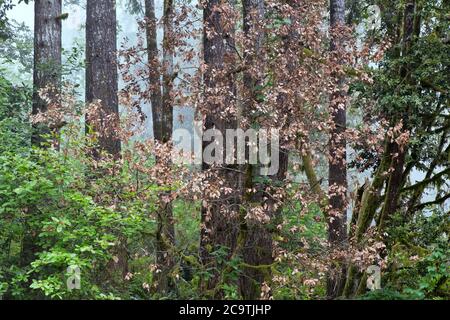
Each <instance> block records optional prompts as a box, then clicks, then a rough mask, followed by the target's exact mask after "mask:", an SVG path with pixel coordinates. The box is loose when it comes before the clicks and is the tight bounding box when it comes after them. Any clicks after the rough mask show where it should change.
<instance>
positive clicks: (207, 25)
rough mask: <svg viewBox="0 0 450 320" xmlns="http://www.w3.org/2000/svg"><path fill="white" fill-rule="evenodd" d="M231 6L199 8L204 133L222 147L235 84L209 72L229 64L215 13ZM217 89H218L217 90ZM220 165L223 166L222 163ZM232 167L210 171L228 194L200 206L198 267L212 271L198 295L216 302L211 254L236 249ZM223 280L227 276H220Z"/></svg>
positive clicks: (229, 38) (227, 39)
mask: <svg viewBox="0 0 450 320" xmlns="http://www.w3.org/2000/svg"><path fill="white" fill-rule="evenodd" d="M226 4H228V5H229V4H231V3H230V2H227V1H221V0H210V1H207V2H206V3H205V5H204V8H203V23H204V27H203V28H204V32H203V50H204V62H205V64H206V65H207V70H206V71H205V74H204V79H203V81H204V86H205V94H204V96H205V101H206V108H207V112H206V114H205V115H204V116H205V123H204V127H205V129H206V130H208V129H213V128H215V129H217V130H219V131H220V132H221V133H222V135H223V137H224V145H225V146H226V145H227V143H226V138H225V137H226V135H225V133H226V129H236V128H237V119H236V117H235V116H227V118H226V119H224V118H223V117H221V115H220V112H221V111H223V109H224V108H225V106H227V105H229V104H230V103H232V97H231V96H230V94H232V93H234V92H235V84H234V79H233V75H228V76H224V77H222V76H221V77H219V78H220V79H218V78H217V77H216V76H214V73H213V70H214V69H217V70H222V69H223V68H224V67H226V66H227V63H228V62H227V61H229V60H232V59H233V57H234V55H235V52H234V49H233V48H234V43H233V42H234V41H233V36H234V35H233V34H232V33H233V31H232V30H224V22H225V21H226V19H227V17H225V15H224V14H223V13H222V12H220V11H218V10H215V9H216V8H218V7H220V6H221V5H226ZM220 88H221V89H220ZM223 88H226V89H227V90H226V92H227V93H225V94H222V98H223V101H220V102H215V99H214V98H215V96H216V94H215V93H214V91H215V90H216V89H217V90H222V93H223V92H224V91H225V90H223ZM209 143H210V142H203V149H205V148H206V147H207V146H208V145H209ZM224 154H226V148H224ZM223 163H224V162H223ZM210 168H211V166H210V165H209V164H208V163H206V162H203V163H202V170H203V171H207V170H209V169H210ZM238 169H239V168H238V166H236V165H219V166H218V167H217V168H214V172H215V173H217V175H218V177H219V178H221V179H223V181H224V186H223V187H226V188H230V190H232V191H231V193H230V194H223V192H221V195H220V197H219V199H210V198H209V195H206V201H205V202H204V203H203V205H202V213H201V223H202V230H201V234H200V236H201V240H200V257H201V261H202V264H203V265H204V266H205V267H208V268H214V271H212V275H211V278H210V279H209V280H207V281H206V280H205V281H202V283H201V286H202V291H203V292H208V291H210V292H211V290H212V295H213V296H214V298H220V297H221V296H222V294H223V293H222V290H221V289H220V288H218V286H220V285H221V284H222V283H221V282H222V281H223V277H221V272H220V269H222V268H223V266H220V265H217V261H216V259H215V258H214V256H213V255H212V253H213V252H214V251H216V250H217V249H219V248H220V247H223V248H225V249H226V250H227V252H228V255H227V256H226V257H225V259H230V258H231V257H232V256H233V253H234V252H235V249H236V245H237V240H238V239H237V238H238V234H239V228H240V226H239V202H240V199H239V198H240V197H239V195H240V192H241V189H242V187H241V186H240V182H241V181H242V180H243V179H242V176H241V173H240V172H239V170H238ZM224 276H227V275H224Z"/></svg>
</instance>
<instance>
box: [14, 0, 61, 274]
mask: <svg viewBox="0 0 450 320" xmlns="http://www.w3.org/2000/svg"><path fill="white" fill-rule="evenodd" d="M61 10H62V9H61V0H52V1H47V0H45V1H44V0H36V1H35V3H34V69H33V106H32V114H33V115H37V114H39V113H41V112H45V111H47V104H46V102H45V101H44V100H42V99H41V98H40V96H39V93H38V91H39V90H40V89H44V88H47V87H48V88H49V87H52V89H50V88H49V92H48V94H49V98H51V99H54V98H55V97H54V96H53V95H54V94H56V93H57V92H58V91H59V87H60V82H61ZM50 133H51V129H50V128H49V127H48V126H47V125H46V124H44V123H39V124H33V130H32V136H31V142H32V144H33V145H35V146H39V147H46V139H45V138H44V137H42V135H46V134H50ZM36 212H37V210H35V209H31V210H30V214H33V215H34V214H36ZM36 240H37V239H36V236H35V235H34V234H33V230H32V228H31V227H30V226H29V225H25V233H24V238H23V242H22V251H21V265H22V266H27V265H29V264H30V263H31V262H32V261H33V260H34V258H35V254H36V252H37V251H38V249H39V247H38V246H37V243H36V242H37V241H36Z"/></svg>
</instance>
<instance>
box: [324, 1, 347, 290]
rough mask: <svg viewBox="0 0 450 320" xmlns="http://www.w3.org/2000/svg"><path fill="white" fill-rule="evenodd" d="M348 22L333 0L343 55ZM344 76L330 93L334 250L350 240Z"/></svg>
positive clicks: (333, 283) (335, 281)
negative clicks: (348, 234) (345, 29)
mask: <svg viewBox="0 0 450 320" xmlns="http://www.w3.org/2000/svg"><path fill="white" fill-rule="evenodd" d="M344 25H345V1H344V0H331V1H330V29H331V48H330V49H331V51H333V52H335V54H336V56H337V57H339V55H340V54H341V53H340V51H342V50H343V49H342V48H341V39H342V37H341V36H340V33H341V32H342V27H344ZM342 85H343V79H341V80H339V83H338V88H337V89H336V91H335V92H334V93H333V94H332V96H331V103H330V112H331V118H332V121H333V123H334V128H333V129H332V130H331V137H330V146H329V154H330V160H329V174H328V184H329V198H330V201H329V216H328V240H329V242H330V245H331V249H332V250H334V249H338V248H339V247H341V246H344V245H346V243H347V210H346V208H347V200H346V191H347V165H346V155H347V152H346V148H347V143H346V139H345V136H344V135H345V131H346V125H347V124H346V118H347V115H346V108H345V95H346V93H345V92H343V89H342ZM333 273H335V274H336V276H329V277H328V279H327V296H328V297H330V298H335V297H337V296H338V295H339V292H340V291H341V289H342V285H343V283H342V282H343V281H342V280H343V279H342V278H343V277H342V273H341V272H340V270H337V272H333ZM330 275H331V273H330Z"/></svg>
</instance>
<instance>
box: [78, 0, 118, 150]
mask: <svg viewBox="0 0 450 320" xmlns="http://www.w3.org/2000/svg"><path fill="white" fill-rule="evenodd" d="M116 31H117V21H116V1H115V0H103V1H95V0H88V1H87V5H86V102H87V103H91V102H96V101H98V100H100V101H101V108H100V110H99V114H95V115H94V117H95V119H91V118H90V117H88V118H87V119H86V125H87V131H88V132H89V131H90V130H93V131H94V132H98V135H99V141H98V147H99V150H97V151H96V152H95V154H94V156H96V157H98V156H100V153H101V152H102V151H105V152H107V153H109V154H110V155H112V156H113V157H114V158H119V157H120V140H119V138H118V137H117V135H116V132H115V130H116V128H117V127H116V126H117V125H118V119H119V101H118V72H117V63H116V60H117V58H116V54H117V43H116V37H117V36H116Z"/></svg>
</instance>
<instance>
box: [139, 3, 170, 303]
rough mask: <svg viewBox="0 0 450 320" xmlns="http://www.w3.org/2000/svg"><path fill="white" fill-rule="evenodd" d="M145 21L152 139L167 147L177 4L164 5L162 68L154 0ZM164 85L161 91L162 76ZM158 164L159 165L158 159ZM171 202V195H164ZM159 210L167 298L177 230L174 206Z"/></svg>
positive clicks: (161, 286) (161, 280) (159, 256)
mask: <svg viewBox="0 0 450 320" xmlns="http://www.w3.org/2000/svg"><path fill="white" fill-rule="evenodd" d="M145 17H146V20H147V21H146V22H147V27H146V34H147V56H148V64H149V67H150V70H149V72H150V74H149V84H150V90H151V94H150V99H151V104H152V116H153V135H154V138H155V140H156V141H158V142H159V143H162V144H165V143H169V142H170V141H171V139H172V130H173V99H172V95H171V93H172V88H173V80H174V76H173V74H174V71H173V56H174V53H173V52H174V47H173V39H174V38H173V37H174V35H173V18H174V4H173V1H172V0H165V1H164V15H163V34H164V39H163V64H162V67H161V66H160V63H159V54H158V39H157V21H156V15H155V3H154V0H145ZM161 71H162V73H163V83H162V91H161V80H160V78H161V76H160V72H161ZM156 161H159V159H158V158H157V159H156ZM165 198H167V199H168V198H169V194H165ZM160 206H161V207H160V208H159V210H158V217H157V223H158V229H157V233H156V264H157V266H158V269H157V272H156V273H155V283H156V291H157V292H158V293H160V294H167V293H168V292H170V291H171V290H173V289H174V282H173V280H172V279H171V278H170V272H171V270H172V269H173V267H174V263H175V262H174V257H173V248H174V244H175V228H174V222H173V212H172V204H171V203H170V202H161V205H160Z"/></svg>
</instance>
